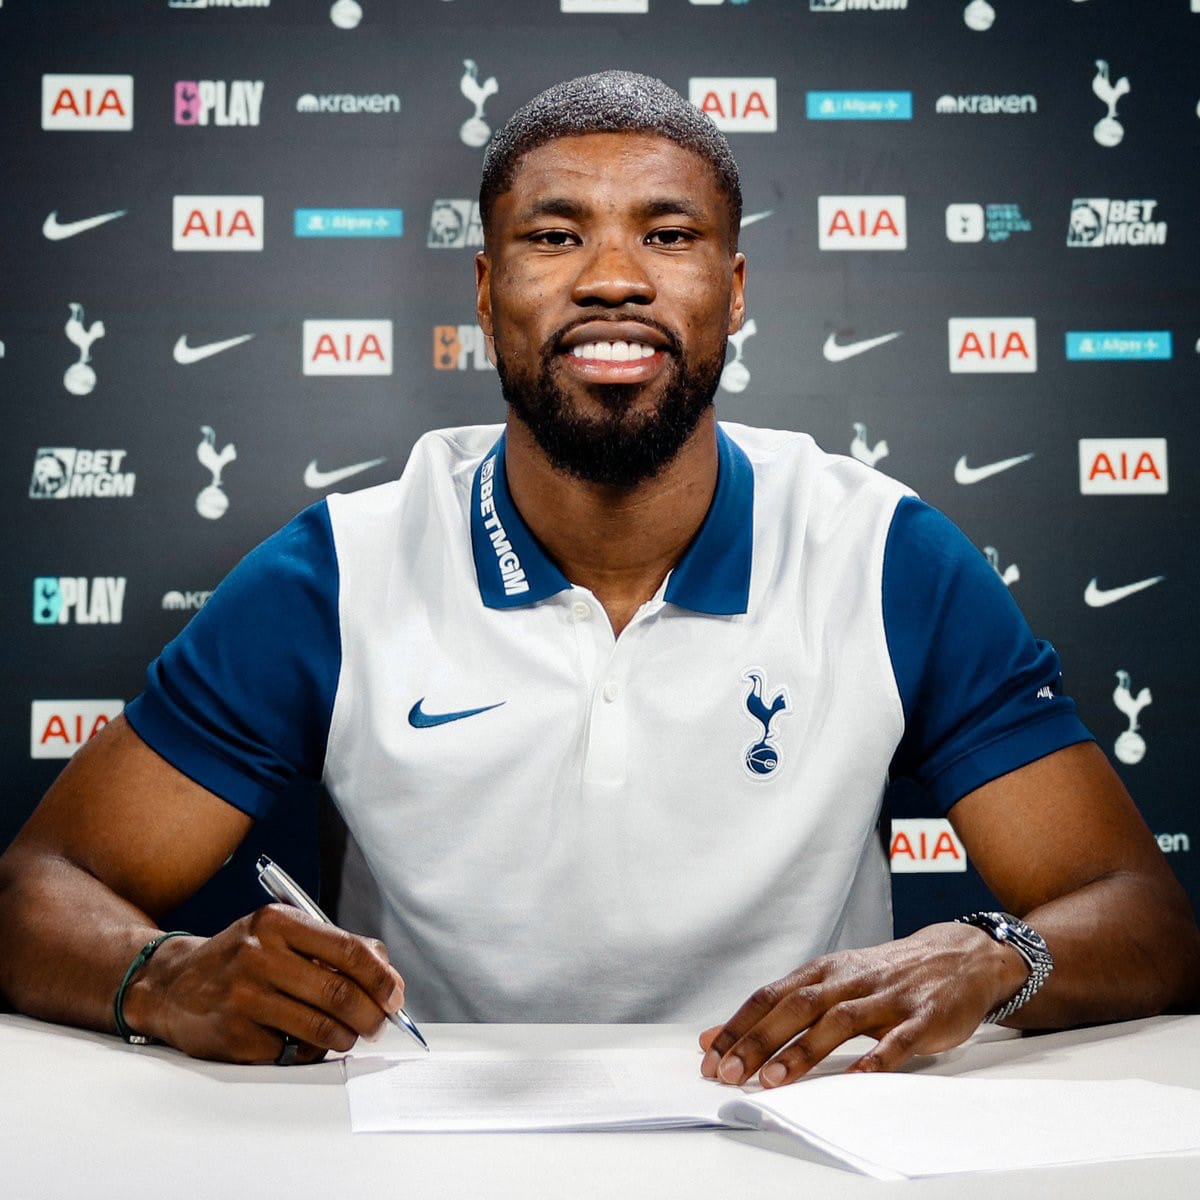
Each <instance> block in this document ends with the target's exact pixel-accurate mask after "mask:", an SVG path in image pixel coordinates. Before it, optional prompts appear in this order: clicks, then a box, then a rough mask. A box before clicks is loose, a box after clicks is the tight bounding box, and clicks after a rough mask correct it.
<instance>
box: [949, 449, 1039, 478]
mask: <svg viewBox="0 0 1200 1200" xmlns="http://www.w3.org/2000/svg"><path fill="white" fill-rule="evenodd" d="M1032 457H1033V455H1032V454H1018V455H1017V456H1016V458H1002V459H1001V460H1000V461H999V462H994V463H988V464H987V465H986V466H982V467H968V466H967V456H966V455H965V454H964V455H963V456H962V458H960V459H959V460H958V462H956V463H955V464H954V482H955V483H963V484H966V483H978V482H979V481H980V480H981V479H987V478H988V477H989V476H991V475H999V474H1000V472H1001V471H1007V470H1008V469H1009V468H1010V467H1015V466H1019V465H1020V464H1021V463H1023V462H1028V461H1029V460H1030V459H1031V458H1032Z"/></svg>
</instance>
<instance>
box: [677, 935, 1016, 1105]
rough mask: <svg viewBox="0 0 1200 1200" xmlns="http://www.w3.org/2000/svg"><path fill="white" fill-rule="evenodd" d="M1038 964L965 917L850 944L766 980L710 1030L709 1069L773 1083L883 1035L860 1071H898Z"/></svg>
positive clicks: (952, 1035)
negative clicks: (855, 1040) (860, 946)
mask: <svg viewBox="0 0 1200 1200" xmlns="http://www.w3.org/2000/svg"><path fill="white" fill-rule="evenodd" d="M1028 973H1029V968H1028V967H1027V966H1026V965H1025V962H1024V961H1023V959H1022V958H1021V956H1020V955H1019V954H1018V953H1017V952H1016V951H1015V950H1013V949H1011V948H1010V947H1006V946H1001V945H999V944H998V943H996V942H994V941H992V939H991V938H990V937H988V935H987V934H986V933H984V932H983V931H982V930H979V929H976V928H974V927H973V926H970V925H962V924H957V923H949V924H939V925H930V926H927V927H926V928H925V929H920V930H918V931H917V932H916V933H914V934H912V935H911V936H910V937H906V938H901V939H900V940H898V941H894V942H888V943H886V944H885V945H882V946H872V947H870V948H868V949H865V950H843V951H840V952H839V953H836V954H826V955H824V956H823V957H821V958H817V959H814V960H813V961H812V962H809V963H806V964H805V965H804V966H802V967H799V968H798V969H797V970H795V971H793V972H791V974H789V975H785V976H784V977H783V978H782V979H779V980H776V982H774V983H769V984H767V986H766V987H763V988H759V990H758V991H757V992H755V993H754V995H753V996H751V997H750V998H749V999H748V1000H747V1001H746V1002H745V1004H743V1005H742V1006H741V1008H739V1009H738V1011H737V1012H736V1013H734V1015H733V1017H732V1018H731V1019H730V1020H729V1021H728V1022H726V1024H724V1025H718V1026H715V1027H714V1028H712V1029H707V1030H705V1031H704V1033H702V1034H701V1035H700V1046H701V1048H702V1049H703V1050H704V1051H705V1054H704V1061H703V1063H702V1065H701V1068H700V1069H701V1072H702V1073H703V1074H704V1075H706V1076H708V1077H709V1078H715V1079H718V1080H720V1081H721V1082H722V1083H733V1084H738V1083H744V1082H745V1081H746V1080H748V1079H750V1078H751V1076H752V1075H753V1074H754V1073H755V1071H759V1079H760V1080H761V1081H762V1083H763V1085H764V1086H766V1087H779V1086H780V1085H781V1084H785V1083H791V1082H792V1081H793V1080H795V1079H799V1078H800V1077H801V1076H802V1075H805V1074H806V1073H807V1072H808V1071H809V1070H811V1069H812V1068H813V1067H814V1066H816V1064H817V1063H819V1062H820V1061H821V1060H822V1059H824V1058H825V1057H826V1056H827V1055H829V1054H830V1053H831V1052H832V1051H834V1050H836V1049H837V1048H838V1047H839V1046H840V1045H842V1043H843V1042H846V1041H848V1040H849V1039H850V1038H852V1037H856V1036H858V1035H859V1034H866V1035H867V1036H869V1037H873V1038H875V1039H877V1044H876V1045H875V1047H874V1048H873V1049H872V1050H870V1051H868V1052H867V1053H866V1054H864V1055H862V1056H861V1057H860V1058H858V1059H857V1060H855V1062H854V1063H853V1064H851V1066H850V1067H849V1068H848V1069H849V1070H850V1071H894V1070H896V1069H897V1068H898V1067H900V1066H902V1065H903V1064H904V1063H906V1062H907V1061H908V1060H909V1059H910V1058H912V1057H913V1056H914V1055H917V1054H936V1053H938V1052H939V1051H941V1050H948V1049H949V1048H950V1047H951V1046H957V1045H958V1044H959V1043H960V1042H964V1041H966V1039H967V1038H969V1037H970V1036H971V1034H972V1033H974V1032H975V1030H976V1028H977V1027H978V1025H979V1023H980V1021H982V1020H983V1018H984V1017H985V1016H986V1015H987V1014H988V1013H989V1012H991V1011H992V1010H993V1009H994V1008H997V1007H998V1006H999V1005H1000V1004H1002V1003H1004V1001H1005V1000H1007V999H1008V998H1009V997H1010V996H1013V995H1015V994H1016V992H1017V991H1018V990H1019V989H1020V987H1021V986H1022V984H1023V983H1024V982H1025V979H1026V977H1027V976H1028Z"/></svg>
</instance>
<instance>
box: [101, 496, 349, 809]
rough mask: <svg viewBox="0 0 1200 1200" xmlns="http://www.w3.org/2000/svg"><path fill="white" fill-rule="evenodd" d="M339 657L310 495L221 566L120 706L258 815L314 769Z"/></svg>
mask: <svg viewBox="0 0 1200 1200" xmlns="http://www.w3.org/2000/svg"><path fill="white" fill-rule="evenodd" d="M340 668H341V643H340V631H339V623H338V567H337V556H336V552H335V549H334V543H333V532H332V529H331V527H330V523H329V513H328V509H327V507H326V505H325V502H324V501H321V502H319V503H317V504H314V505H312V506H311V507H310V508H307V509H305V511H304V512H302V513H301V514H300V515H299V516H297V517H296V518H294V519H293V520H292V521H291V522H290V523H289V524H287V525H285V526H284V527H283V529H281V530H280V531H279V532H278V533H276V534H274V535H273V536H271V537H270V538H268V539H267V540H266V541H265V542H263V543H262V544H261V545H260V546H258V547H257V548H256V549H254V550H252V551H251V552H250V553H249V554H248V555H247V556H246V557H245V558H244V559H243V560H242V561H241V562H240V563H239V564H238V565H237V566H236V567H235V568H234V569H233V571H231V572H230V574H229V575H228V577H227V578H226V579H225V580H224V581H223V582H222V583H221V585H220V586H219V587H218V588H217V589H216V590H215V591H214V592H213V594H212V596H211V597H210V598H209V600H208V602H207V603H206V604H205V605H204V607H203V608H202V609H201V610H200V611H199V612H198V613H197V614H196V615H195V617H193V618H192V620H191V621H190V622H189V624H188V625H187V626H186V628H185V629H184V630H183V631H182V632H181V633H180V634H179V636H178V637H176V638H175V639H174V640H173V641H172V642H170V643H169V644H168V645H167V646H166V648H165V649H164V650H163V651H162V653H161V654H160V655H159V657H158V658H157V659H155V661H154V662H153V663H152V664H151V665H150V667H149V669H148V671H147V672H146V688H145V690H144V691H143V692H142V693H141V695H139V696H138V697H136V698H135V699H134V700H133V701H132V702H131V703H130V704H129V705H128V706H127V708H126V709H125V715H126V718H127V719H128V721H129V723H130V724H131V725H132V726H133V728H134V730H135V732H136V733H137V734H138V736H139V737H140V738H142V740H143V741H145V742H146V743H147V744H148V745H149V746H150V747H151V749H153V750H155V751H156V752H157V753H158V754H160V755H162V757H163V758H165V759H166V760H167V761H168V762H169V763H171V764H172V766H174V767H176V768H177V769H179V770H180V771H182V772H183V773H184V774H185V775H187V776H188V777H189V778H190V779H193V780H195V782H197V783H199V784H201V785H202V786H203V787H206V788H208V789H209V791H212V792H215V793H216V794H217V795H218V796H221V797H222V798H223V799H225V800H227V801H228V802H229V803H231V804H233V805H235V806H236V807H238V808H240V809H242V810H243V811H245V812H248V813H251V814H253V815H256V816H258V815H262V814H263V813H264V812H265V811H266V810H267V809H268V808H269V806H270V804H271V801H272V799H273V798H274V796H275V795H276V794H277V793H278V792H279V791H281V790H282V789H283V788H284V787H286V786H287V785H288V784H289V783H291V782H292V781H293V780H295V779H297V778H308V779H313V780H316V779H320V777H321V774H322V771H323V768H324V761H325V747H326V741H327V739H328V733H329V722H330V715H331V713H332V711H333V701H334V694H335V692H336V689H337V681H338V674H339V671H340Z"/></svg>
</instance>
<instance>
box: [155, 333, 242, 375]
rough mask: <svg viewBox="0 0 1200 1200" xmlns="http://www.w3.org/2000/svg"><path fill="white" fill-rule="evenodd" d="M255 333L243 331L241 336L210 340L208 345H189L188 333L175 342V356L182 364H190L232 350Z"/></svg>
mask: <svg viewBox="0 0 1200 1200" xmlns="http://www.w3.org/2000/svg"><path fill="white" fill-rule="evenodd" d="M253 336H254V334H252V333H243V334H242V336H241V337H233V338H226V339H225V341H223V342H209V343H208V345H207V346H189V345H188V341H187V334H186V333H185V334H184V335H183V337H181V338H180V339H179V341H177V342H176V343H175V349H174V351H173V352H172V353H173V354H174V356H175V361H176V362H177V363H179V364H181V365H182V366H185V367H186V366H190V365H191V364H192V363H195V362H199V361H200V360H201V359H202V358H210V357H211V356H212V355H214V354H220V353H221V351H222V350H232V349H233V348H234V346H240V345H241V344H242V343H243V342H248V341H249V340H250V339H251V338H252V337H253Z"/></svg>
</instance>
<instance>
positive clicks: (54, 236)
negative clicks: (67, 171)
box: [42, 208, 128, 242]
mask: <svg viewBox="0 0 1200 1200" xmlns="http://www.w3.org/2000/svg"><path fill="white" fill-rule="evenodd" d="M127 211H128V210H127V209H124V208H122V209H118V210H117V211H116V212H108V213H101V214H100V215H99V216H98V217H84V218H83V220H81V221H66V222H62V223H60V222H59V219H58V209H57V208H56V209H55V210H54V211H53V212H52V213H51V214H50V215H49V216H48V217H47V218H46V220H45V221H44V222H43V223H42V236H43V237H48V238H49V239H50V240H51V241H52V242H61V241H62V240H63V238H69V237H74V236H75V235H76V234H77V233H86V232H87V230H89V229H95V228H96V226H97V225H104V224H106V223H107V222H108V221H115V220H116V219H117V218H118V217H123V216H124V215H125V213H126V212H127Z"/></svg>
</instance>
